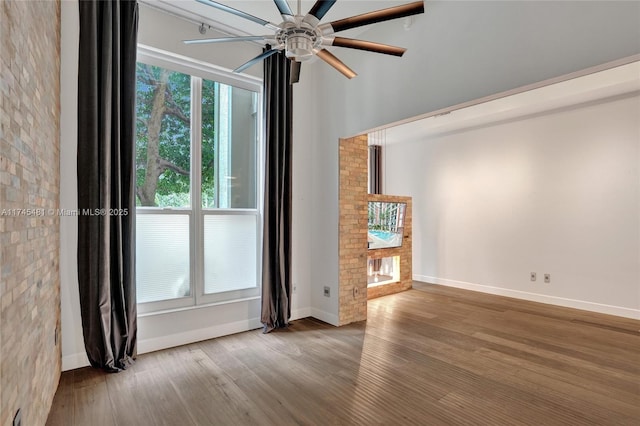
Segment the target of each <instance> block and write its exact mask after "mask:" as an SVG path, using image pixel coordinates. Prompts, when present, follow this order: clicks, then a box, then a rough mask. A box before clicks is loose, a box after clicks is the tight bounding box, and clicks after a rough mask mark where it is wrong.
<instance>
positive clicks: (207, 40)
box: [182, 36, 273, 44]
mask: <svg viewBox="0 0 640 426" xmlns="http://www.w3.org/2000/svg"><path fill="white" fill-rule="evenodd" d="M271 38H273V36H241V37H219V38H199V39H194V40H182V42H183V43H184V44H205V43H224V42H229V41H252V40H267V39H271Z"/></svg>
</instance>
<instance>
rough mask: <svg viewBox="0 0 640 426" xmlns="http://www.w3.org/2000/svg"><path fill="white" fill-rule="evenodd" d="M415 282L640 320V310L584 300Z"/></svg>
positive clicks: (459, 283) (432, 280) (452, 282)
mask: <svg viewBox="0 0 640 426" xmlns="http://www.w3.org/2000/svg"><path fill="white" fill-rule="evenodd" d="M413 279H414V280H415V281H422V282H427V283H431V284H438V285H444V286H449V287H456V288H462V289H465V290H472V291H479V292H482V293H489V294H495V295H498V296H507V297H513V298H515V299H523V300H529V301H532V302H540V303H547V304H550V305H557V306H564V307H566V308H574V309H582V310H584V311H591V312H598V313H601V314H607V315H615V316H619V317H625V318H631V319H640V310H638V309H630V308H624V307H621V306H612V305H604V304H601V303H594V302H587V301H585V300H575V299H567V298H564V297H557V296H550V295H546V294H538V293H529V292H526V291H520V290H512V289H508V288H501V287H493V286H488V285H482V284H475V283H469V282H464V281H455V280H448V279H445V278H437V277H429V276H426V275H417V274H414V275H413Z"/></svg>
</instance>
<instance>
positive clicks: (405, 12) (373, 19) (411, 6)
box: [319, 1, 424, 35]
mask: <svg viewBox="0 0 640 426" xmlns="http://www.w3.org/2000/svg"><path fill="white" fill-rule="evenodd" d="M423 12H424V2H423V1H416V2H413V3H408V4H403V5H400V6H394V7H390V8H388V9H381V10H376V11H373V12H367V13H363V14H362V15H356V16H352V17H350V18H344V19H339V20H337V21H333V22H329V23H327V24H323V25H320V27H319V28H320V30H321V31H322V33H323V34H324V35H329V34H331V33H337V32H339V31H344V30H350V29H351V28H357V27H362V26H363V25H369V24H375V23H377V22H384V21H388V20H390V19H397V18H404V17H405V16H411V15H417V14H418V13H423Z"/></svg>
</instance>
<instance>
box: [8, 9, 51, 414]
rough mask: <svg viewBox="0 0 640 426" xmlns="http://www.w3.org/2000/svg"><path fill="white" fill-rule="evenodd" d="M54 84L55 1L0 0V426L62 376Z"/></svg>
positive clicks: (31, 406) (30, 407)
mask: <svg viewBox="0 0 640 426" xmlns="http://www.w3.org/2000/svg"><path fill="white" fill-rule="evenodd" d="M59 81H60V3H59V1H57V0H55V1H54V0H51V1H14V0H2V1H0V213H1V215H0V309H1V310H0V426H9V425H11V424H12V421H13V417H14V415H15V413H16V411H17V410H18V408H20V409H21V412H22V424H23V425H44V424H45V422H46V420H47V415H48V413H49V408H50V407H51V402H52V400H53V396H54V394H55V391H56V387H57V385H58V380H59V378H60V367H61V352H60V343H59V342H58V343H57V344H56V342H55V336H56V330H59V323H60V275H59V265H58V260H59V246H60V244H59V221H58V218H57V217H56V215H55V209H57V208H58V194H59V188H60V170H59V163H60V162H59V146H60V140H59V139H60V138H59V134H60V124H59V117H60V107H59V99H60V84H59ZM58 341H59V339H58Z"/></svg>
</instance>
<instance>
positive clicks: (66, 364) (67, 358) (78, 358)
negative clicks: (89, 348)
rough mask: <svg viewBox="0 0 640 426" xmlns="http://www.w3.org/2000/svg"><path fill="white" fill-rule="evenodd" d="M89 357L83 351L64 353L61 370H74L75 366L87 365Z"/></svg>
mask: <svg viewBox="0 0 640 426" xmlns="http://www.w3.org/2000/svg"><path fill="white" fill-rule="evenodd" d="M88 366H89V358H87V354H86V353H85V352H80V353H77V354H71V355H64V356H63V357H62V371H69V370H75V369H76V368H82V367H88Z"/></svg>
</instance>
